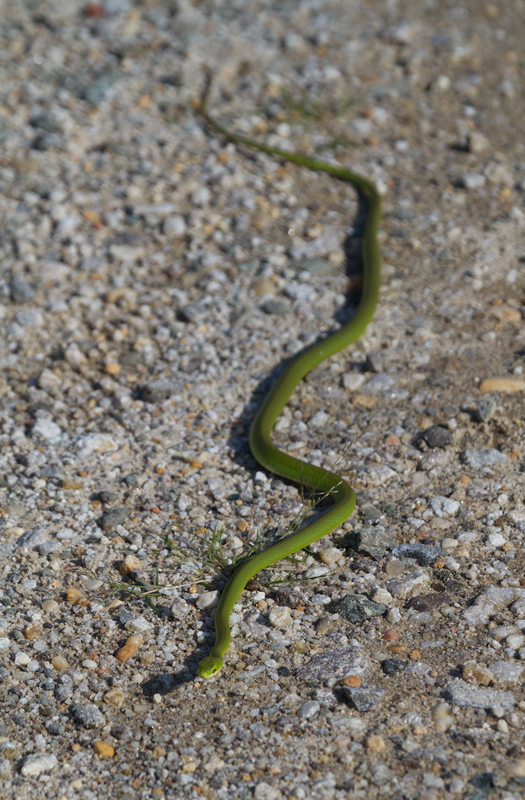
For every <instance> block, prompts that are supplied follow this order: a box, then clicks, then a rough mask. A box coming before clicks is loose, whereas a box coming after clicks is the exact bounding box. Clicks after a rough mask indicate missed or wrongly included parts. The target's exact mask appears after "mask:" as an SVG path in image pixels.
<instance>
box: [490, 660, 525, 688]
mask: <svg viewBox="0 0 525 800" xmlns="http://www.w3.org/2000/svg"><path fill="white" fill-rule="evenodd" d="M489 669H490V671H491V672H492V674H493V676H494V681H495V683H497V684H503V685H509V684H517V683H519V682H520V681H521V677H522V674H523V672H524V671H525V667H523V666H521V664H518V663H517V662H516V661H495V662H494V663H492V664H489Z"/></svg>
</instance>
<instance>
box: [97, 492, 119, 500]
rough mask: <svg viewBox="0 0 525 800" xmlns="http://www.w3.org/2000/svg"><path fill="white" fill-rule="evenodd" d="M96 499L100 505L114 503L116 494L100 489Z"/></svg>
mask: <svg viewBox="0 0 525 800" xmlns="http://www.w3.org/2000/svg"><path fill="white" fill-rule="evenodd" d="M98 499H99V500H100V502H101V503H116V502H117V500H118V494H117V493H116V492H110V491H108V490H107V489H102V491H100V492H99V493H98Z"/></svg>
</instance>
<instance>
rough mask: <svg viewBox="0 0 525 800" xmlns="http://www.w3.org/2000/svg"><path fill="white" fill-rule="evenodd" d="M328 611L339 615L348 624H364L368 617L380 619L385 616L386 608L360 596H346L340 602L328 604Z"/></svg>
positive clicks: (351, 594)
mask: <svg viewBox="0 0 525 800" xmlns="http://www.w3.org/2000/svg"><path fill="white" fill-rule="evenodd" d="M330 611H331V612H332V613H337V614H340V615H341V616H342V617H343V618H344V619H346V620H348V622H354V623H355V622H364V621H365V619H370V617H380V616H381V615H382V614H386V612H387V611H388V606H385V605H383V603H374V601H373V600H369V599H368V597H365V596H364V595H361V594H353V593H350V594H347V595H345V596H344V597H341V599H340V600H336V601H335V602H333V603H331V604H330Z"/></svg>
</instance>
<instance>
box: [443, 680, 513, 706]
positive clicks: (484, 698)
mask: <svg viewBox="0 0 525 800" xmlns="http://www.w3.org/2000/svg"><path fill="white" fill-rule="evenodd" d="M443 697H444V698H445V700H448V701H449V702H450V703H453V704H454V705H455V706H460V707H461V708H485V709H490V708H491V707H492V706H501V707H502V708H504V709H505V711H513V709H514V706H515V700H514V695H513V694H512V692H503V691H500V690H499V689H485V688H483V687H481V686H473V685H472V684H470V683H466V682H465V681H463V680H461V679H460V678H457V679H456V680H454V681H452V682H451V683H449V685H448V686H447V687H446V688H445V690H444V691H443Z"/></svg>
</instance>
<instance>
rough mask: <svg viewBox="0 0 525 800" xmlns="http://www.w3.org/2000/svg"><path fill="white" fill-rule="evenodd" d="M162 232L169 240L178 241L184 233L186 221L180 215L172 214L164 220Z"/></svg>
mask: <svg viewBox="0 0 525 800" xmlns="http://www.w3.org/2000/svg"><path fill="white" fill-rule="evenodd" d="M162 230H163V233H164V235H165V236H168V237H169V238H170V239H178V238H179V237H181V236H183V235H184V234H185V233H186V230H187V226H186V220H185V219H184V217H181V215H180V214H173V215H172V216H171V217H168V218H167V219H165V220H164V225H163V226H162Z"/></svg>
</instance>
